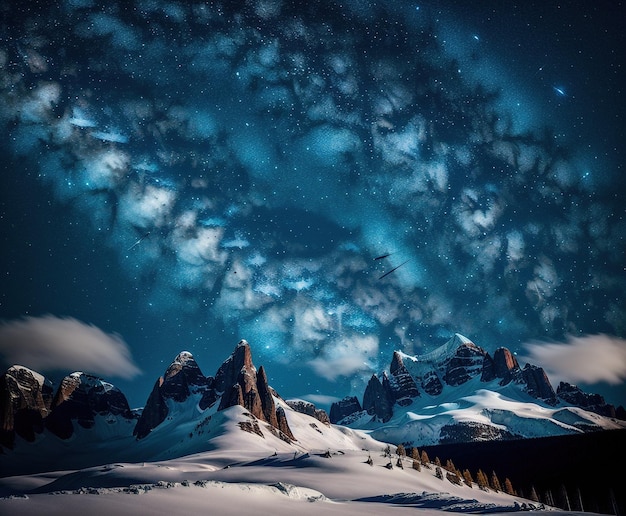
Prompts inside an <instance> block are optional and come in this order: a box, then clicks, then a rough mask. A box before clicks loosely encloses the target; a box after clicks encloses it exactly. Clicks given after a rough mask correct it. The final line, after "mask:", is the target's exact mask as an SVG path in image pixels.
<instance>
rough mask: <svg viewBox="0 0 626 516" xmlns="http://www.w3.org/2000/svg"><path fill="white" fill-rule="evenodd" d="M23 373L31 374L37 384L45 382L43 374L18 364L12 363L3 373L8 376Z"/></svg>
mask: <svg viewBox="0 0 626 516" xmlns="http://www.w3.org/2000/svg"><path fill="white" fill-rule="evenodd" d="M24 373H25V374H31V375H32V376H33V378H34V379H35V380H36V381H37V383H38V384H39V385H43V384H44V383H46V382H47V380H46V377H45V376H44V375H42V374H40V373H38V372H37V371H33V370H32V369H30V368H29V367H26V366H23V365H19V364H14V365H12V366H11V367H9V368H8V369H7V371H6V373H5V374H6V375H8V376H12V377H15V375H19V374H24Z"/></svg>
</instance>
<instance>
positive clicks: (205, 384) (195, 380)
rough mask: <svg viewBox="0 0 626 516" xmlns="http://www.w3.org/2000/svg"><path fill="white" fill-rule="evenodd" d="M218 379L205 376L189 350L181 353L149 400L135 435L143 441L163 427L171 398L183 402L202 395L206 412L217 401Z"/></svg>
mask: <svg viewBox="0 0 626 516" xmlns="http://www.w3.org/2000/svg"><path fill="white" fill-rule="evenodd" d="M213 385H214V379H213V378H212V377H210V376H209V377H205V376H204V375H203V374H202V371H201V370H200V367H198V364H197V363H196V361H195V359H194V358H193V355H192V354H191V353H189V352H188V351H183V352H181V353H179V354H178V355H177V356H176V358H175V359H174V361H173V362H172V363H171V364H170V365H169V367H168V368H167V370H166V371H165V374H164V375H163V377H162V378H159V379H158V380H157V381H156V383H155V385H154V387H153V389H152V392H151V393H150V396H149V397H148V401H147V402H146V406H145V407H144V409H143V412H142V414H141V417H140V418H139V421H137V425H135V429H134V430H133V435H135V436H136V437H137V439H143V438H144V437H146V436H147V435H148V434H149V433H150V432H151V431H152V430H153V429H154V428H156V427H157V426H158V425H160V424H161V423H162V422H163V421H165V418H166V417H167V414H168V413H169V409H168V408H167V402H166V400H167V399H171V400H174V401H176V402H178V403H182V402H184V401H185V400H187V398H189V396H191V395H192V394H200V393H201V394H202V397H201V398H200V401H199V403H198V405H199V407H200V408H201V409H202V410H204V409H206V408H208V407H210V406H211V405H213V403H215V402H216V401H217V394H216V392H215V389H214V388H213Z"/></svg>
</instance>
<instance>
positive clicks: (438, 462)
mask: <svg viewBox="0 0 626 516" xmlns="http://www.w3.org/2000/svg"><path fill="white" fill-rule="evenodd" d="M435 466H439V467H441V461H440V460H439V457H435Z"/></svg>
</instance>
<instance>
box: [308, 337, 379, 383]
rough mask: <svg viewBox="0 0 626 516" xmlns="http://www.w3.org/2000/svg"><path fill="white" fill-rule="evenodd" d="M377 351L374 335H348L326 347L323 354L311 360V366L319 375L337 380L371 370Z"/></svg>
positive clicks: (376, 340) (376, 341)
mask: <svg viewBox="0 0 626 516" xmlns="http://www.w3.org/2000/svg"><path fill="white" fill-rule="evenodd" d="M377 351H378V339H377V338H376V337H374V336H371V335H365V336H351V337H346V338H342V339H339V340H338V341H337V342H336V343H334V346H332V347H331V346H329V347H327V348H325V350H324V354H323V355H322V356H319V357H316V358H314V359H313V360H310V361H309V366H310V367H311V368H312V369H313V370H314V371H315V373H316V374H318V375H319V376H322V377H324V378H326V379H327V380H330V381H335V380H336V379H337V378H338V377H339V376H350V375H353V374H355V373H357V372H364V371H371V370H372V369H373V364H372V360H373V359H375V357H376V353H377Z"/></svg>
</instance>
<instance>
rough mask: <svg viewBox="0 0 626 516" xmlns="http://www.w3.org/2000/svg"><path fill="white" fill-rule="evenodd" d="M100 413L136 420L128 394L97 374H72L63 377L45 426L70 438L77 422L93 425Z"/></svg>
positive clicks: (87, 425) (86, 425) (62, 436)
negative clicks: (125, 394)
mask: <svg viewBox="0 0 626 516" xmlns="http://www.w3.org/2000/svg"><path fill="white" fill-rule="evenodd" d="M97 414H100V415H107V414H110V415H113V416H122V417H124V418H126V419H133V414H132V412H131V410H130V407H129V406H128V401H127V400H126V396H124V394H122V392H121V391H120V390H119V389H118V388H117V387H114V386H113V385H111V384H110V383H108V382H105V381H104V380H101V379H100V378H98V377H96V376H92V375H89V374H85V373H72V374H71V375H68V376H66V377H65V378H63V381H62V382H61V385H60V386H59V389H58V391H57V393H56V396H55V397H54V400H53V402H52V410H51V412H50V415H49V416H48V417H47V418H46V420H45V425H46V428H47V429H48V430H50V431H51V432H52V433H54V434H55V435H57V436H58V437H60V438H61V439H68V438H70V437H71V436H72V435H73V433H74V425H73V422H74V421H76V422H77V423H78V424H79V425H80V426H82V427H83V428H92V427H93V426H94V424H95V416H96V415H97Z"/></svg>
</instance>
